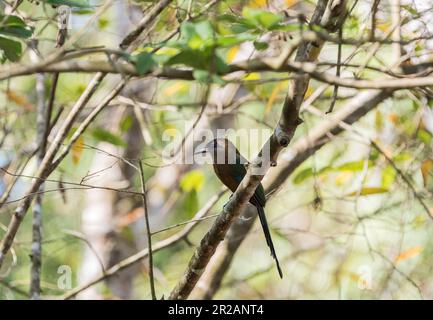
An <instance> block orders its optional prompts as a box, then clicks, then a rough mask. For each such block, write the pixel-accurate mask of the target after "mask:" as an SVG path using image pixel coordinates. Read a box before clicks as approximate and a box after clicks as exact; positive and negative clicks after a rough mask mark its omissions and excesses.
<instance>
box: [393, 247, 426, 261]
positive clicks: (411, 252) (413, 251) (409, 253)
mask: <svg viewBox="0 0 433 320" xmlns="http://www.w3.org/2000/svg"><path fill="white" fill-rule="evenodd" d="M422 251H423V247H420V246H416V247H412V248H410V249H408V250H406V251H403V252H402V253H400V254H399V255H398V256H397V257H396V258H395V262H396V263H400V262H402V261H404V260H407V259H409V258H412V257H415V256H417V255H419V254H420V253H421V252H422Z"/></svg>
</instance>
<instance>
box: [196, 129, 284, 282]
mask: <svg viewBox="0 0 433 320" xmlns="http://www.w3.org/2000/svg"><path fill="white" fill-rule="evenodd" d="M195 153H196V154H210V155H211V157H212V162H213V168H214V171H215V174H216V175H217V177H218V178H219V179H220V180H221V182H222V183H224V185H225V186H226V187H228V188H229V189H230V190H231V191H232V192H235V190H236V189H237V187H238V185H239V184H240V183H241V181H242V179H243V178H244V176H245V175H246V173H247V170H246V165H247V164H248V161H247V160H246V159H245V158H244V157H243V156H242V155H241V154H240V153H239V151H238V150H237V149H236V147H235V146H234V145H233V144H232V143H231V142H230V141H229V140H228V139H222V138H219V139H214V140H212V141H210V142H209V143H208V144H207V145H206V146H205V147H204V148H203V149H201V150H198V151H197V152H195ZM250 203H251V204H252V205H254V206H255V207H256V208H257V213H258V215H259V218H260V223H261V225H262V228H263V232H264V234H265V238H266V243H267V244H268V246H269V248H270V250H271V256H272V257H273V258H274V259H275V262H276V264H277V269H278V273H279V275H280V277H281V278H282V277H283V273H282V271H281V268H280V263H279V262H278V258H277V254H276V253H275V248H274V244H273V242H272V238H271V233H270V232H269V227H268V222H267V221H266V216H265V211H264V209H263V208H264V206H265V204H266V197H265V190H264V189H263V186H262V184H260V185H259V186H258V187H257V189H256V191H255V192H254V195H253V196H252V197H251V199H250Z"/></svg>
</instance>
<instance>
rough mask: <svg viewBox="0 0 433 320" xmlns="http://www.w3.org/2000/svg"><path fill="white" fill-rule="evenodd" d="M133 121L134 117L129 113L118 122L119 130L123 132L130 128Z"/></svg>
mask: <svg viewBox="0 0 433 320" xmlns="http://www.w3.org/2000/svg"><path fill="white" fill-rule="evenodd" d="M133 123H134V119H133V118H132V116H130V115H128V116H126V117H125V118H123V119H122V121H121V122H120V131H122V132H123V133H124V132H126V131H128V130H129V129H130V128H131V126H132V124H133Z"/></svg>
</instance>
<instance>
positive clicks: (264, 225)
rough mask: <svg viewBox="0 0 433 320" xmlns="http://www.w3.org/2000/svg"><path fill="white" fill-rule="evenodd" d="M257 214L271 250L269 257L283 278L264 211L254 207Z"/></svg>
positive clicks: (260, 207) (259, 206)
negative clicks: (272, 259)
mask: <svg viewBox="0 0 433 320" xmlns="http://www.w3.org/2000/svg"><path fill="white" fill-rule="evenodd" d="M256 208H257V212H258V214H259V218H260V223H261V224H262V228H263V232H264V234H265V238H266V243H267V244H268V247H269V249H271V256H272V258H274V259H275V263H276V264H277V269H278V273H279V275H280V278H283V272H282V271H281V267H280V262H279V261H278V257H277V253H276V252H275V248H274V244H273V242H272V238H271V233H270V231H269V226H268V222H267V220H266V216H265V210H264V209H263V207H262V206H261V205H256Z"/></svg>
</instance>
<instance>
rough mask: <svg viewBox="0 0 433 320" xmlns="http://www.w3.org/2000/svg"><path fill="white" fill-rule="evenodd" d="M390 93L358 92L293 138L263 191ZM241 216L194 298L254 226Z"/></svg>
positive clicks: (209, 293)
mask: <svg viewBox="0 0 433 320" xmlns="http://www.w3.org/2000/svg"><path fill="white" fill-rule="evenodd" d="M391 95H392V92H386V91H379V90H369V91H365V92H361V93H359V94H358V95H356V96H355V97H353V98H352V99H351V100H350V101H348V102H347V103H346V104H345V105H344V106H342V107H341V108H340V109H338V110H337V111H334V113H333V114H331V115H329V116H328V117H327V118H326V120H325V121H324V122H323V124H322V125H320V126H317V127H315V128H313V130H311V131H310V132H309V133H308V136H306V137H303V138H301V139H299V140H298V141H296V142H295V143H294V144H293V145H291V146H290V148H289V149H288V150H287V151H286V152H284V153H283V154H282V155H281V157H280V161H279V165H278V166H277V167H275V168H272V169H271V170H270V171H269V173H268V174H267V175H266V178H265V179H264V181H263V185H264V187H265V191H266V193H267V194H269V193H271V196H272V194H274V191H275V190H276V189H277V188H279V187H280V186H281V185H282V184H283V183H284V182H285V181H286V180H287V178H288V177H289V176H290V175H291V174H292V173H293V172H294V171H295V170H296V168H298V167H299V165H301V164H302V163H303V162H304V161H305V160H307V159H308V158H309V157H310V156H311V155H313V154H314V153H315V152H316V151H317V150H319V149H320V148H321V147H322V146H324V145H325V144H326V143H327V142H328V141H329V136H331V135H337V134H339V133H341V132H342V131H343V130H344V129H343V127H342V126H340V124H341V123H343V122H344V123H345V124H352V123H355V122H356V121H358V120H359V119H360V118H361V117H363V116H364V115H365V114H367V113H368V112H369V111H370V110H372V109H374V108H375V107H376V106H377V105H378V104H380V103H381V102H382V101H383V100H385V99H387V98H388V97H390V96H391ZM243 217H245V219H238V220H237V221H236V222H235V223H234V224H233V226H232V227H231V228H230V231H229V232H228V234H227V238H226V242H227V244H226V245H224V246H220V247H219V248H218V250H217V252H216V254H215V256H214V257H213V258H212V261H211V263H210V265H209V266H208V268H209V270H206V272H205V274H204V275H203V278H202V279H201V280H200V285H199V286H197V288H196V289H195V290H194V291H193V295H192V297H193V298H194V299H211V298H212V297H213V296H214V295H215V293H216V292H217V291H218V289H219V288H220V286H221V283H222V280H223V278H224V275H225V274H226V273H227V271H228V269H229V268H230V264H231V262H232V260H233V258H234V255H235V254H236V251H237V250H238V248H239V246H240V245H241V244H242V242H243V240H244V239H245V238H246V237H247V235H248V232H249V231H250V230H251V228H252V227H253V225H254V222H255V219H256V214H255V212H249V211H247V212H245V213H244V214H243Z"/></svg>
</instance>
